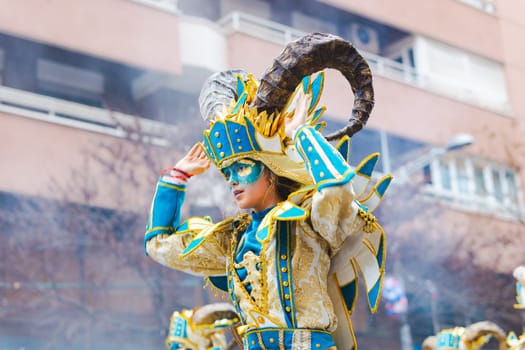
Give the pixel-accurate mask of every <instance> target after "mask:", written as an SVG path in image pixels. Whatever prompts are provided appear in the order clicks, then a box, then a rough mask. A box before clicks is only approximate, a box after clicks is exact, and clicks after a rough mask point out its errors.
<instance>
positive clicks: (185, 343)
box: [166, 303, 239, 350]
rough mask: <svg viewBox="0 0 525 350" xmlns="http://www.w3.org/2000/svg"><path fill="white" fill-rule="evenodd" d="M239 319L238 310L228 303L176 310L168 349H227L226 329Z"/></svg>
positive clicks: (172, 319)
mask: <svg viewBox="0 0 525 350" xmlns="http://www.w3.org/2000/svg"><path fill="white" fill-rule="evenodd" d="M238 321H239V319H238V316H237V314H236V313H235V310H234V309H233V308H232V306H231V305H229V304H226V303H215V304H208V305H205V306H203V307H198V308H195V309H192V310H186V309H183V310H181V311H174V312H173V314H172V316H171V319H170V327H169V331H168V336H167V337H166V348H167V349H168V350H176V349H177V350H224V349H226V348H227V347H228V343H227V341H226V336H225V331H226V330H227V329H228V327H231V326H232V325H233V324H235V323H237V322H238Z"/></svg>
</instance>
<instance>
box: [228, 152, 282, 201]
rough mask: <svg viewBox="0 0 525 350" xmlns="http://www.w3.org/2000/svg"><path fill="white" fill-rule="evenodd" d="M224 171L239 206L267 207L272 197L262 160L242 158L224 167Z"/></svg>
mask: <svg viewBox="0 0 525 350" xmlns="http://www.w3.org/2000/svg"><path fill="white" fill-rule="evenodd" d="M222 173H223V175H224V177H225V178H226V181H228V183H229V184H230V189H231V191H232V193H233V196H234V198H235V201H236V202H237V204H238V205H239V208H241V209H248V208H253V209H254V210H255V211H261V210H264V209H266V207H267V204H268V203H267V202H268V200H269V199H271V198H272V197H268V194H269V193H268V192H269V190H271V189H270V182H269V180H268V176H266V173H265V172H264V165H263V164H262V163H261V162H257V161H254V160H251V159H241V160H239V161H237V162H235V163H233V164H232V165H230V166H229V167H226V168H224V169H222Z"/></svg>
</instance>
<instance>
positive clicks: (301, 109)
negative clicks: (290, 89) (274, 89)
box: [284, 89, 312, 138]
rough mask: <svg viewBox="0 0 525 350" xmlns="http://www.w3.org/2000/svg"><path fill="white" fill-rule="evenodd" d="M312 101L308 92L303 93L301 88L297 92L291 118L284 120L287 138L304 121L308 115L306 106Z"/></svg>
mask: <svg viewBox="0 0 525 350" xmlns="http://www.w3.org/2000/svg"><path fill="white" fill-rule="evenodd" d="M311 101H312V96H311V95H310V94H305V93H304V92H303V89H300V91H299V92H297V97H296V100H295V112H294V114H293V116H292V117H291V118H286V119H285V120H284V133H285V135H286V136H288V137H289V138H293V135H294V133H295V130H297V128H298V127H300V126H301V125H303V124H304V123H305V122H306V118H307V117H308V107H309V106H310V102H311Z"/></svg>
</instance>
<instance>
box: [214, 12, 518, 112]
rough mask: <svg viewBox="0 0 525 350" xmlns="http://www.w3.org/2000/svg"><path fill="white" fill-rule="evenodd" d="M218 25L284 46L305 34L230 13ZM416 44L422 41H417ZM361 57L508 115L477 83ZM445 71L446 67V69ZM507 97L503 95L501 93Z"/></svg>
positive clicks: (391, 74)
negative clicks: (446, 77) (445, 78)
mask: <svg viewBox="0 0 525 350" xmlns="http://www.w3.org/2000/svg"><path fill="white" fill-rule="evenodd" d="M218 24H219V25H220V26H221V27H222V28H223V29H224V31H225V32H226V34H230V33H233V32H237V33H242V34H246V35H249V36H252V37H255V38H258V39H261V40H266V41H269V42H272V43H274V44H278V45H282V46H284V45H285V44H286V43H288V42H290V41H291V40H295V39H297V38H300V37H302V36H303V35H305V34H307V33H306V32H304V31H300V30H297V29H294V28H292V27H289V26H285V25H282V24H279V23H276V22H273V21H269V20H265V19H261V18H258V17H256V16H253V15H249V14H245V13H240V12H233V13H231V14H229V15H228V16H226V17H224V18H222V19H221V20H220V21H219V22H218ZM415 41H421V39H420V38H418V40H415ZM360 53H361V54H362V56H363V57H364V58H365V59H366V60H367V61H368V63H369V65H370V68H371V69H372V71H373V73H374V74H376V75H378V76H381V77H384V78H387V79H391V80H394V81H397V82H400V83H403V84H408V85H410V86H413V87H417V88H420V89H423V90H426V91H429V92H432V93H434V94H438V95H441V96H445V97H448V98H451V99H454V100H457V101H459V102H463V103H466V104H470V105H473V106H476V107H480V108H483V109H487V110H490V111H492V112H495V113H498V114H501V115H505V116H510V115H511V113H512V112H511V108H510V104H509V102H508V101H507V100H506V99H505V98H504V97H503V99H500V100H496V101H494V100H490V99H487V98H486V96H481V95H480V94H479V91H476V90H475V88H476V86H478V85H479V84H478V83H479V82H470V81H465V80H459V79H458V80H455V81H444V80H443V79H442V77H441V76H439V75H436V74H432V73H423V72H421V71H420V70H418V69H417V67H416V68H414V67H412V66H411V65H410V64H409V63H408V62H407V63H399V62H398V61H396V60H393V59H389V58H386V57H383V56H379V55H376V54H373V53H369V52H366V51H363V50H360ZM445 69H446V67H445ZM503 94H504V95H505V96H506V92H505V91H503Z"/></svg>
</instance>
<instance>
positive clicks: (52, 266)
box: [0, 0, 525, 349]
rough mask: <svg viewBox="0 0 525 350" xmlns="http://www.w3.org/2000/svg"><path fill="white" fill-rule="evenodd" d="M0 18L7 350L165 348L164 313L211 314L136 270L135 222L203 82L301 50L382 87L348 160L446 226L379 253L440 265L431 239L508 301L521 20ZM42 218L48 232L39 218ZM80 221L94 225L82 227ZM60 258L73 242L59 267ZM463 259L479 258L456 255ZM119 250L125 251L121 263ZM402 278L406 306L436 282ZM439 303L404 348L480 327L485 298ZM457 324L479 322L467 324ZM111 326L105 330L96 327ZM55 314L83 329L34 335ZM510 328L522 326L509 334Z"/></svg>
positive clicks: (323, 7)
mask: <svg viewBox="0 0 525 350" xmlns="http://www.w3.org/2000/svg"><path fill="white" fill-rule="evenodd" d="M0 5H1V8H2V10H1V11H0V126H1V127H0V164H2V171H1V172H0V196H1V200H0V205H1V208H0V209H1V213H2V227H4V229H3V231H4V232H2V236H3V237H2V239H4V238H5V239H6V242H9V244H7V245H5V248H3V249H4V250H3V251H2V256H1V257H0V260H3V261H2V264H1V265H2V267H0V289H2V290H3V291H5V292H6V293H5V294H4V295H5V296H3V297H0V298H2V300H1V301H0V305H3V306H1V307H0V345H4V344H6V346H10V347H6V348H13V349H19V348H25V349H30V348H32V347H41V345H42V344H55V345H56V346H55V347H54V348H57V349H58V348H62V347H64V348H66V347H68V348H69V349H73V348H75V349H76V348H78V349H91V348H93V349H105V348H108V349H109V348H112V346H113V345H114V344H117V343H118V344H120V346H121V348H123V349H135V348H142V349H143V348H151V349H153V348H159V347H160V346H161V345H162V343H161V340H162V339H164V335H163V334H164V333H162V332H164V331H165V329H166V328H167V326H168V319H169V314H171V312H172V311H173V310H172V309H170V308H171V307H175V306H177V305H183V306H187V307H190V306H193V305H184V304H188V303H194V304H198V303H202V302H206V301H208V300H209V299H208V293H207V292H202V291H201V287H200V281H199V280H198V279H191V278H187V277H185V276H182V275H178V274H175V273H172V272H170V271H167V270H163V269H161V268H160V267H151V266H149V265H151V263H150V262H148V261H147V260H145V259H141V258H140V257H139V256H140V253H141V252H140V251H139V250H140V249H136V251H133V249H135V248H134V247H139V248H140V244H141V243H140V241H141V239H142V232H141V231H140V229H141V225H142V222H141V220H142V221H144V222H145V218H146V216H147V207H148V204H149V200H150V198H151V195H152V192H151V191H152V189H153V186H154V183H155V180H156V176H157V175H158V171H159V170H160V169H162V167H165V166H168V165H170V164H171V163H172V162H174V161H175V160H176V159H177V156H178V155H180V154H181V153H182V152H183V151H184V149H185V148H186V147H187V146H188V145H190V144H191V143H192V142H195V141H197V140H198V138H199V134H200V131H201V130H202V129H203V128H204V127H205V125H204V123H203V122H202V121H201V118H200V116H199V111H198V102H197V100H198V94H199V90H200V87H201V85H202V83H203V81H204V80H205V79H206V77H208V76H209V75H210V74H211V73H212V72H215V71H218V70H223V69H228V68H243V69H245V70H247V71H249V72H252V73H253V74H254V76H255V77H260V76H261V75H262V73H263V72H264V70H265V69H266V68H267V67H268V66H269V65H270V64H271V63H272V59H273V58H274V57H275V56H277V55H278V54H279V52H280V51H281V50H282V48H283V46H284V45H285V44H286V43H287V42H289V41H290V40H294V39H296V38H298V37H301V36H302V35H304V34H305V33H308V32H313V31H319V32H330V33H333V34H336V35H339V36H341V37H343V38H345V39H347V40H349V41H351V42H352V43H354V45H355V46H356V47H357V48H358V49H359V51H360V52H361V53H362V55H363V56H364V57H365V58H366V59H367V61H368V62H369V64H370V66H371V68H372V71H373V73H374V83H375V84H374V87H375V91H376V106H375V109H374V111H373V113H372V116H371V118H370V120H369V123H368V125H367V128H366V129H365V130H363V131H362V132H361V133H359V134H357V135H356V136H355V137H354V140H353V141H352V142H353V149H352V161H353V162H354V165H355V164H356V163H357V162H358V161H360V159H361V158H363V157H364V156H365V155H367V154H368V153H371V152H376V151H377V152H381V154H382V158H381V163H380V164H379V168H380V169H379V170H380V171H381V172H382V173H387V172H393V173H394V174H395V175H398V174H399V175H403V176H406V175H408V176H407V179H408V182H410V183H411V184H412V185H414V184H416V185H417V186H418V188H419V191H418V196H419V197H420V198H423V203H427V204H428V203H430V204H429V205H432V206H437V207H439V212H440V214H439V218H440V220H444V222H440V223H438V224H436V225H433V227H432V229H428V230H427V229H426V228H425V225H422V226H421V228H419V227H420V224H419V223H418V222H416V221H417V218H413V217H410V215H407V216H408V217H407V218H405V217H404V216H403V215H400V216H399V217H398V218H397V221H396V219H392V222H393V223H392V225H391V226H392V228H393V229H394V233H392V236H391V238H390V242H391V244H393V243H395V242H396V239H402V237H403V235H402V234H398V232H397V230H399V232H403V229H404V227H406V226H409V227H418V230H420V232H421V236H422V237H426V239H425V240H424V241H426V242H427V243H426V244H422V246H425V247H427V246H428V249H430V250H434V249H435V250H439V249H440V248H439V247H436V244H439V242H441V240H444V238H442V237H447V238H446V239H447V240H450V242H454V238H457V237H458V236H461V237H463V239H462V240H461V242H456V243H454V244H457V246H456V248H457V250H458V253H457V254H455V255H454V256H457V261H456V260H455V261H456V262H455V264H470V265H472V266H474V267H475V271H482V272H483V276H486V283H491V281H493V280H494V278H495V279H497V278H498V276H499V277H500V278H503V280H504V281H507V279H506V278H504V277H502V276H505V275H506V274H507V275H509V279H508V280H509V281H511V280H512V277H511V276H510V274H511V271H512V269H513V268H514V267H515V265H518V264H520V263H521V264H523V263H524V261H523V253H521V255H520V250H519V249H517V248H516V247H519V245H520V244H523V243H525V238H524V237H525V228H524V226H523V222H524V220H525V209H524V208H525V203H524V195H523V188H524V186H525V170H524V168H523V165H524V164H525V163H524V162H525V100H524V99H523V98H522V96H523V93H524V91H525V64H524V63H523V62H525V44H524V41H523V40H522V39H521V38H522V37H524V36H525V17H523V15H522V14H523V13H525V3H523V2H519V1H513V0H428V1H424V2H422V1H418V0H398V1H384V0H368V1H356V0H350V1H349V0H293V1H290V0H91V1H73V2H72V1H68V0H33V1H9V0H0ZM29 14H31V15H29ZM326 77H327V79H326V82H325V93H324V96H323V101H321V103H323V104H325V105H326V106H327V113H326V116H327V122H328V128H336V127H338V126H341V125H343V124H344V123H345V122H346V120H347V119H348V116H349V115H350V112H351V102H350V101H352V100H353V96H352V94H351V90H350V89H349V87H348V86H347V83H346V81H345V80H344V78H343V77H342V76H340V75H339V74H338V73H337V72H333V71H328V72H327V75H326ZM457 134H469V135H471V136H472V138H473V140H474V142H473V144H472V145H470V146H468V147H465V148H462V149H460V150H453V149H452V148H451V147H449V148H448V149H446V147H447V146H449V145H450V141H451V140H452V138H453V137H454V136H455V135H457ZM443 149H446V151H447V152H437V153H436V155H435V156H432V157H430V158H426V159H427V160H425V161H424V162H423V163H421V164H420V166H418V167H416V168H414V169H412V170H411V171H412V172H411V173H409V174H406V173H402V172H401V169H403V170H406V166H407V165H410V164H411V162H412V161H414V160H417V159H420V158H421V157H422V156H426V155H428V154H433V153H432V152H434V151H436V150H443ZM402 191H403V187H402V186H401V185H400V186H399V192H402ZM220 195H221V193H218V194H217V196H220ZM203 197H204V196H203ZM405 200H406V201H411V200H410V199H408V200H407V199H405ZM210 201H211V200H201V201H199V202H196V203H192V205H191V206H189V207H188V208H187V209H186V210H187V214H188V215H189V214H192V215H193V214H194V213H200V212H204V211H206V210H207V209H208V210H212V211H213V212H214V213H216V215H217V216H220V215H221V209H220V208H221V206H220V204H214V203H211V202H210ZM218 203H220V200H219V202H218ZM393 203H397V204H399V205H401V206H402V205H404V204H405V203H403V202H401V203H399V202H393ZM409 204H411V203H409ZM412 205H413V203H412ZM31 208H33V209H35V208H36V209H37V210H32V213H33V214H35V212H36V217H35V218H34V220H35V221H32V220H33V219H28V218H27V211H28V210H29V211H30V212H31ZM407 208H410V205H407ZM46 209H47V214H46V215H44V216H45V217H44V216H43V215H38V214H39V211H40V210H46ZM418 213H419V212H418ZM66 214H70V215H66ZM141 215H142V216H141ZM384 215H385V216H386V215H387V213H386V212H385V214H384ZM424 215H431V216H432V218H434V219H436V215H434V214H432V213H431V214H429V213H425V214H421V218H420V219H421V220H420V221H425V220H426V217H425V216H424ZM402 216H403V219H402V220H401V219H400V218H401V217H402ZM72 217H76V218H82V220H83V221H84V222H92V221H95V222H97V223H98V224H97V225H82V227H78V226H79V225H78V220H77V221H75V220H72V219H71V218H72ZM100 217H103V218H105V220H103V221H101V220H100ZM67 218H69V220H68V219H67ZM93 218H95V219H93ZM400 220H401V221H400ZM50 221H52V222H53V225H52V226H49V227H52V228H49V229H46V225H47V224H48V223H49V222H50ZM101 222H103V223H104V225H102V226H99V225H100V223H101ZM427 224H428V221H427ZM123 225H126V226H127V225H129V226H127V227H123ZM35 226H38V230H34V231H33V228H34V227H35ZM387 226H388V224H387ZM51 231H52V234H51V233H50V232H51ZM426 231H429V232H430V231H431V232H432V235H429V236H427V235H424V233H425V232H426ZM22 232H23V233H22ZM443 232H445V233H443ZM109 233H111V234H109ZM412 234H414V232H412ZM46 237H51V238H49V239H48V238H46ZM86 237H89V239H87V238H86ZM473 237H475V238H473ZM77 238H78V239H77ZM84 238H86V239H85V241H86V243H85V244H79V243H78V240H82V239H84ZM32 240H34V242H35V244H30V243H31V242H33V241H32ZM50 241H52V242H54V243H53V244H48V243H49V242H50ZM20 242H26V245H28V246H24V245H23V244H21V243H20ZM46 242H47V243H46ZM57 242H62V243H63V242H69V243H68V244H67V245H66V246H67V247H68V248H67V249H65V250H64V249H63V248H61V247H64V245H60V244H58V243H57ZM36 243H38V244H36ZM46 244H47V245H46ZM465 244H466V245H468V246H470V247H471V250H472V249H473V250H475V251H474V252H470V251H469V250H468V249H467V250H461V249H460V246H462V245H465ZM38 245H40V248H38ZM401 246H403V245H401ZM409 246H410V245H404V247H409ZM46 247H47V248H46ZM472 247H475V249H474V248H472ZM456 248H454V246H452V248H450V247H448V246H447V247H446V249H448V250H452V252H454V251H455V249H456ZM127 249H130V250H132V251H133V253H132V254H131V256H133V257H134V260H133V261H131V262H130V261H127V260H126V256H127V255H126V252H127V251H128V250H127ZM112 252H118V254H115V255H114V256H111V255H112ZM496 252H499V254H496ZM60 254H63V256H61V255H60ZM399 254H401V255H403V256H410V257H412V258H413V259H417V258H418V256H419V255H417V254H416V255H414V254H412V255H411V254H403V252H401V253H399ZM516 254H517V255H516ZM467 255H468V256H467ZM108 256H111V257H108ZM419 257H420V256H419ZM93 258H94V259H93ZM394 258H395V259H397V258H396V257H394ZM520 259H521V261H520ZM400 260H402V263H403V267H402V268H401V270H404V271H407V272H406V276H405V277H408V280H407V282H406V283H407V285H408V284H412V287H411V288H412V289H417V286H418V283H419V282H414V283H412V282H411V278H412V277H413V278H415V280H416V281H419V280H422V279H429V278H430V277H429V274H431V273H430V272H429V271H428V270H427V271H425V272H417V271H416V269H411V267H410V266H407V264H409V265H410V264H411V263H412V264H414V265H419V264H420V262H418V261H413V260H412V261H407V259H400ZM42 261H45V262H46V264H48V265H46V264H45V263H43V262H42ZM436 261H437V260H436ZM423 263H424V262H421V264H423ZM35 265H37V267H35ZM57 265H58V266H57ZM46 266H48V267H47V268H46ZM59 266H60V267H59ZM113 267H114V268H113ZM447 268H448V270H447V271H449V272H450V271H454V267H453V266H448V267H447ZM455 268H456V269H459V268H458V267H455ZM398 272H399V271H398ZM392 273H395V271H392ZM480 273H481V272H480ZM151 276H154V277H151ZM450 281H452V280H450ZM434 282H437V284H438V287H439V281H434ZM450 283H452V282H450ZM509 283H511V282H509ZM443 289H445V290H444V292H443V294H441V297H442V298H443V299H446V298H448V301H447V302H446V303H445V302H444V303H443V305H445V304H446V305H449V306H450V305H452V306H451V307H452V309H453V310H454V311H453V312H451V313H449V314H445V313H440V312H439V310H437V311H436V310H435V308H434V309H433V308H432V307H431V306H432V305H431V304H429V305H430V306H429V308H428V309H426V306H425V307H423V309H424V311H423V314H425V312H426V311H428V317H427V316H424V317H423V318H425V317H427V318H426V319H425V320H426V321H421V324H422V325H423V326H421V327H419V328H418V324H417V323H418V321H416V322H415V324H411V326H412V333H413V343H414V344H417V343H418V341H420V340H422V339H423V338H424V337H426V336H427V335H429V334H431V331H432V329H431V328H429V327H431V326H428V325H426V323H425V322H427V323H429V322H433V323H432V324H433V325H434V326H435V325H436V320H435V319H433V316H437V319H438V324H440V325H441V324H444V325H447V324H448V323H452V322H460V323H465V322H468V321H469V320H473V319H475V318H476V317H478V316H480V317H481V316H487V315H485V314H483V315H480V314H479V312H481V311H479V310H483V309H484V308H485V306H484V305H483V300H482V298H478V299H476V300H475V301H472V300H469V301H465V305H467V306H463V307H462V306H461V305H459V304H461V303H462V301H461V300H459V301H458V300H457V299H458V297H457V296H458V295H459V294H455V292H454V287H453V286H446V288H443ZM155 291H156V292H155ZM447 293H448V294H447ZM413 295H414V296H416V295H417V293H416V292H414V293H413ZM480 295H482V294H480ZM409 297H410V295H409ZM461 298H465V296H464V295H461ZM461 298H460V299H461ZM409 299H410V298H409ZM454 299H456V304H457V305H453V304H454V303H453V302H452V301H451V300H454ZM498 299H502V297H501V298H495V300H496V301H491V303H493V304H494V303H497V300H498ZM423 304H424V305H426V304H425V303H423ZM423 304H421V305H423ZM511 304H512V301H511V300H510V301H509V306H510V307H511ZM491 305H492V304H491ZM492 306H494V305H492ZM487 307H488V306H487ZM54 308H56V310H61V311H59V312H58V311H57V312H53V310H54ZM467 308H471V309H472V308H474V309H476V312H473V313H472V314H469V315H466V316H465V312H464V310H465V309H467ZM42 309H46V310H42ZM35 310H38V312H36V311H35ZM159 310H160V311H159ZM425 310H426V311H425ZM462 310H463V311H462ZM44 311H45V312H44ZM414 312H415V311H414ZM104 313H106V314H107V315H110V316H107V317H106V318H104V317H102V316H100V314H104ZM50 314H54V316H53V317H55V318H57V315H59V316H58V319H63V320H66V319H67V320H73V319H74V320H76V321H75V322H67V323H68V324H67V325H63V329H64V330H66V331H67V332H65V333H64V335H63V336H59V335H56V336H55V337H53V339H52V340H50V339H51V337H50V336H49V334H50V333H49V329H50V327H51V325H49V324H47V323H46V322H44V321H43V319H45V318H46V317H48V316H49V315H50ZM461 314H463V316H461ZM15 315H16V316H15ZM61 315H62V317H61ZM425 315H426V314H425ZM489 315H492V314H489ZM382 317H383V316H382V315H378V316H377V317H376V318H375V319H373V320H370V319H368V316H366V315H365V316H358V315H357V320H356V331H357V333H358V341H359V336H360V334H361V335H362V337H363V338H364V339H365V340H364V341H363V345H362V348H363V349H374V348H375V347H374V344H383V345H384V346H388V347H389V348H393V349H395V348H400V347H401V343H400V340H399V334H398V333H395V332H394V333H392V332H390V331H388V329H397V328H396V327H398V323H399V322H398V320H385V321H384V322H383V324H386V325H387V326H385V327H386V328H385V332H384V333H381V332H375V333H374V331H373V329H375V328H376V329H377V327H378V324H379V323H381V322H380V319H381V318H382ZM417 317H420V316H418V315H413V317H412V318H413V319H416V320H417ZM51 318H52V317H51ZM410 318H411V314H410V312H409V314H408V322H410ZM35 319H38V320H40V321H39V322H37V321H35ZM164 319H165V320H164ZM79 320H80V321H79ZM439 320H441V322H439ZM64 322H65V321H64ZM163 322H164V323H163ZM141 324H146V326H143V327H141V326H140V325H141ZM421 324H420V325H421ZM507 325H508V326H509V327H510V326H515V324H513V319H511V320H507ZM388 327H390V328H388ZM108 329H111V330H112V332H114V333H111V332H109V330H108ZM119 330H120V331H119ZM68 332H69V333H68ZM115 332H116V333H115ZM119 332H120V333H119ZM117 333H118V335H115V336H112V335H111V334H117ZM157 338H158V343H156V339H157ZM135 339H141V340H140V342H139V341H138V340H135ZM374 342H375V343H374ZM159 344H160V345H159Z"/></svg>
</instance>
